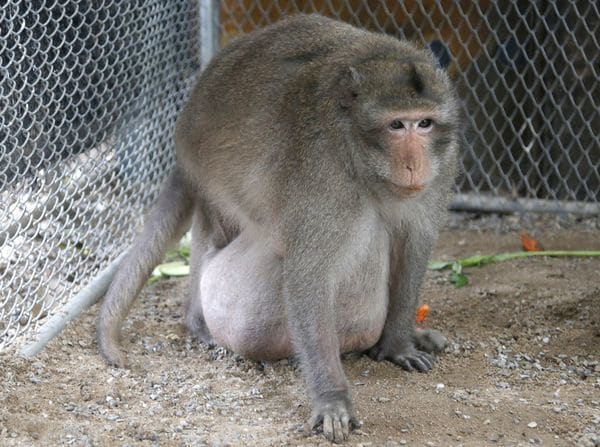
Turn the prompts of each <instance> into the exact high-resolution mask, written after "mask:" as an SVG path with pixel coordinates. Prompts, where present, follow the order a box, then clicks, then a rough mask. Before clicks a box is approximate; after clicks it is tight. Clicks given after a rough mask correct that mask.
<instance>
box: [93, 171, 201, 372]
mask: <svg viewBox="0 0 600 447" xmlns="http://www.w3.org/2000/svg"><path fill="white" fill-rule="evenodd" d="M191 211H192V196H191V195H190V192H189V190H188V187H187V185H186V184H185V181H184V179H183V178H182V176H181V175H180V174H179V173H178V172H177V171H175V172H174V173H173V174H172V175H171V177H170V178H169V180H168V181H167V183H166V184H165V186H164V188H163V190H162V192H161V193H160V195H159V197H158V201H157V203H156V205H154V207H153V208H152V210H151V212H150V214H149V215H148V217H147V219H146V221H145V223H144V227H143V230H142V232H141V234H139V235H138V236H137V237H136V239H135V240H134V242H133V244H132V246H131V247H130V249H129V252H128V253H127V256H126V257H125V259H124V260H123V261H122V262H121V265H120V267H119V270H118V272H117V274H116V275H115V277H114V279H113V281H112V283H111V285H110V287H109V289H108V292H107V293H106V295H105V297H104V301H103V303H102V307H101V309H100V315H99V318H98V324H97V331H98V344H99V347H100V351H101V352H102V354H103V355H104V357H105V358H106V360H107V361H108V363H110V364H112V365H116V366H119V367H122V366H124V364H125V361H124V357H123V354H122V353H121V351H120V348H119V335H120V330H121V325H122V322H123V319H124V318H125V316H126V315H127V313H128V312H129V309H130V308H131V305H132V304H133V302H134V300H135V299H136V298H137V296H138V294H139V292H140V290H141V289H142V287H143V286H144V284H145V283H146V281H147V280H148V277H149V276H150V274H151V273H152V269H153V268H154V267H155V266H156V265H157V264H158V263H159V262H160V260H161V258H162V256H163V255H164V252H165V250H166V249H167V248H168V247H169V245H170V244H172V243H173V242H174V241H176V240H178V239H180V238H181V237H182V236H183V234H184V233H185V231H186V230H187V228H188V226H189V217H190V214H191Z"/></svg>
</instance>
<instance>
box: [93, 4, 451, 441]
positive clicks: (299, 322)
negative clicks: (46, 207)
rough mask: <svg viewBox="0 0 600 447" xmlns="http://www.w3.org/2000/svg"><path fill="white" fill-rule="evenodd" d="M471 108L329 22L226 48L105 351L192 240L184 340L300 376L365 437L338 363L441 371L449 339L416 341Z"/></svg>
mask: <svg viewBox="0 0 600 447" xmlns="http://www.w3.org/2000/svg"><path fill="white" fill-rule="evenodd" d="M460 121H461V120H460V118H459V102H458V97H457V94H456V92H455V90H454V88H453V86H452V83H451V81H450V79H449V77H448V75H447V73H446V72H445V71H444V70H443V69H441V68H440V67H439V66H438V65H437V62H436V59H435V57H434V56H433V54H432V53H431V52H430V51H429V50H425V49H420V48H418V47H417V46H416V45H414V44H412V43H409V42H405V41H399V40H397V39H395V38H393V37H391V36H386V35H382V34H376V33H372V32H368V31H365V30H361V29H358V28H355V27H353V26H351V25H349V24H345V23H342V22H338V21H335V20H332V19H328V18H324V17H322V16H318V15H296V16H292V17H289V18H286V19H284V20H282V21H279V22H276V23H275V24H272V25H269V26H267V27H265V28H263V29H261V30H258V31H254V32H252V33H249V34H247V35H245V36H241V37H240V38H238V39H237V40H235V41H232V42H231V43H229V44H227V45H226V46H225V47H223V48H222V49H221V50H220V51H219V52H218V53H217V54H216V55H215V57H214V58H213V59H212V61H211V62H210V63H209V64H208V66H207V67H206V69H205V70H204V71H203V72H202V73H201V74H200V76H199V78H198V81H197V84H196V85H195V87H194V88H193V89H192V92H191V94H190V96H189V99H188V100H187V103H186V104H185V106H184V107H183V109H182V111H181V112H180V115H179V117H178V120H177V123H176V130H175V148H176V149H175V150H176V159H177V162H176V167H175V169H174V171H173V173H172V175H171V176H170V177H169V179H168V180H167V182H166V184H165V186H164V188H163V190H162V192H161V193H160V195H159V198H158V201H157V203H156V205H155V206H154V207H153V209H152V210H151V212H150V214H149V216H148V217H147V219H146V222H145V224H144V227H143V229H142V232H141V234H140V235H139V236H138V237H137V238H136V239H135V241H134V242H133V245H132V247H131V248H130V250H129V252H128V255H127V256H126V258H125V260H124V261H123V264H122V267H121V268H120V270H119V271H118V273H117V274H116V276H115V278H114V279H113V281H112V284H111V286H110V287H109V290H108V291H107V293H106V296H105V298H104V302H103V303H102V306H101V309H100V313H99V318H98V324H97V332H98V343H99V348H100V351H101V352H102V354H103V355H104V357H105V358H106V360H107V361H108V362H109V363H110V364H113V365H117V366H123V365H124V361H125V359H124V356H123V354H122V353H121V351H120V347H119V333H120V327H121V324H122V321H123V319H124V318H125V316H126V314H127V312H128V311H129V309H130V307H131V305H132V303H133V301H134V300H135V298H136V296H137V295H138V293H139V291H140V289H141V288H142V286H143V285H144V283H145V281H146V280H147V278H148V276H149V275H150V273H151V271H152V269H153V267H154V266H155V265H156V264H157V263H158V262H160V259H161V256H162V255H163V253H164V251H165V250H166V248H168V246H169V244H171V243H172V242H174V241H176V240H177V239H178V238H179V237H181V236H182V235H183V234H184V233H185V231H187V229H188V228H190V227H191V232H192V246H191V258H190V270H191V271H190V276H191V279H190V281H191V283H190V292H189V296H188V297H187V303H186V312H185V323H186V325H187V327H188V328H189V330H190V331H191V333H192V334H193V335H194V336H195V337H196V338H197V339H199V340H200V341H202V342H204V343H207V344H218V345H221V346H224V347H226V348H229V349H231V350H232V351H234V352H237V353H239V354H241V355H243V356H246V357H248V358H254V359H262V360H269V359H279V358H285V357H288V356H294V357H295V358H297V359H298V361H299V365H300V368H301V371H302V373H303V377H304V381H305V383H306V387H307V390H308V394H309V397H310V399H311V403H312V414H311V417H310V419H309V426H310V427H311V428H312V429H315V430H317V429H320V430H321V431H322V433H323V434H324V436H325V437H326V438H327V439H329V440H330V441H333V442H343V441H344V440H345V439H347V438H348V436H349V433H350V430H351V429H352V428H353V427H354V426H355V424H356V419H355V415H354V412H353V408H352V403H351V398H350V389H349V385H348V381H347V379H346V376H345V374H344V371H343V368H342V363H341V356H340V354H341V353H344V352H350V351H356V352H366V353H368V355H369V356H371V357H372V358H373V359H375V360H378V361H381V360H390V361H391V362H393V363H395V364H397V365H399V366H400V367H402V368H403V369H406V370H416V371H428V370H430V369H431V368H432V366H433V363H434V360H435V359H434V356H433V353H434V351H437V350H440V349H442V348H443V346H444V344H445V342H446V340H445V337H444V336H443V335H442V334H441V333H439V332H437V331H435V330H420V331H419V330H416V329H415V323H414V319H415V310H416V306H417V301H418V295H419V290H420V288H421V285H422V283H423V280H424V275H425V272H426V268H427V262H428V259H429V256H430V254H431V251H432V248H433V245H434V243H435V241H436V238H437V235H438V232H439V229H440V227H441V225H442V223H443V219H444V214H445V211H446V209H447V204H448V202H449V198H450V195H451V190H452V185H453V183H454V179H455V175H456V171H457V160H456V159H457V153H458V150H459V145H460Z"/></svg>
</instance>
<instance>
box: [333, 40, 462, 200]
mask: <svg viewBox="0 0 600 447" xmlns="http://www.w3.org/2000/svg"><path fill="white" fill-rule="evenodd" d="M408 49H409V50H411V51H410V52H408V56H407V51H406V48H404V49H403V51H402V52H400V53H399V54H394V53H392V54H385V55H384V56H372V57H368V58H365V59H363V60H362V61H359V62H358V63H357V64H355V65H353V66H351V67H347V68H346V70H345V71H346V73H345V74H344V75H343V78H342V82H341V83H340V85H341V91H340V106H341V108H342V112H343V114H345V120H344V122H345V124H346V125H349V127H350V129H349V133H350V134H351V135H352V136H351V138H352V140H353V146H354V147H357V152H358V153H357V154H353V156H354V158H355V160H357V163H356V164H357V169H358V170H359V175H361V176H362V177H363V178H365V177H366V178H368V180H369V182H370V184H372V185H374V187H376V188H378V189H384V190H386V191H388V192H391V193H392V194H395V195H397V196H399V197H410V196H413V195H416V194H418V193H419V192H421V191H425V190H427V188H428V187H429V186H430V185H431V184H432V183H433V182H434V181H435V180H436V178H438V177H440V176H442V177H448V176H452V177H453V176H454V166H455V160H456V151H457V146H458V134H459V119H458V117H459V111H458V102H457V99H456V95H455V93H454V89H453V87H452V85H451V82H450V80H449V78H448V76H447V74H446V73H445V72H444V71H443V70H442V69H441V68H439V67H438V66H437V65H436V63H435V59H433V57H431V55H430V54H428V53H427V52H425V51H421V50H417V49H415V48H412V47H408ZM360 171H363V172H360ZM452 180H453V179H452Z"/></svg>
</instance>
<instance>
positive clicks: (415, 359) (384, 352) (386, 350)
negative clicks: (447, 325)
mask: <svg viewBox="0 0 600 447" xmlns="http://www.w3.org/2000/svg"><path fill="white" fill-rule="evenodd" d="M368 355H369V357H371V358H372V359H373V360H375V361H378V362H381V361H382V360H390V361H391V362H394V363H395V364H396V365H398V366H400V367H401V368H402V369H405V370H406V371H420V372H425V371H429V370H430V369H431V368H433V364H434V362H435V358H434V357H433V356H432V355H431V354H429V353H427V352H425V351H420V350H418V349H417V348H415V347H414V346H413V345H412V344H411V345H410V347H408V348H404V349H398V348H396V349H394V348H393V347H389V346H385V345H384V344H383V343H381V344H380V343H378V344H377V345H375V346H374V347H372V348H371V349H370V350H369V351H368Z"/></svg>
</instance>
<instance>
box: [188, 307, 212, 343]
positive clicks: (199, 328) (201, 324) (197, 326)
mask: <svg viewBox="0 0 600 447" xmlns="http://www.w3.org/2000/svg"><path fill="white" fill-rule="evenodd" d="M185 323H186V326H187V328H188V330H189V331H190V332H191V333H192V335H193V336H194V337H195V338H196V339H197V340H198V341H199V342H200V343H204V344H205V345H206V346H208V347H209V348H214V347H215V346H217V344H216V343H215V341H214V340H213V338H212V335H211V334H210V331H209V330H208V327H207V326H206V322H205V321H204V317H203V316H202V315H200V316H198V315H197V314H193V313H189V314H188V316H187V318H186V321H185Z"/></svg>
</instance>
